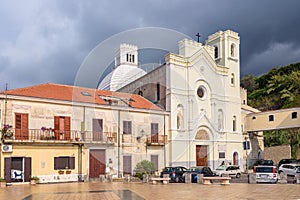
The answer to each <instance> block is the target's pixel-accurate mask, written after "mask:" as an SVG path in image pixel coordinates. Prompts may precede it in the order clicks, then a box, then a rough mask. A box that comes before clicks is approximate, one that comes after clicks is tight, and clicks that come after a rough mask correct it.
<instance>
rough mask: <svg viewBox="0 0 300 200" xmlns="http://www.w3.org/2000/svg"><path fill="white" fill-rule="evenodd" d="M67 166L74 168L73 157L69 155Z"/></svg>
mask: <svg viewBox="0 0 300 200" xmlns="http://www.w3.org/2000/svg"><path fill="white" fill-rule="evenodd" d="M69 168H70V169H75V157H69Z"/></svg>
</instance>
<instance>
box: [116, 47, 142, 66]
mask: <svg viewBox="0 0 300 200" xmlns="http://www.w3.org/2000/svg"><path fill="white" fill-rule="evenodd" d="M122 64H126V65H133V66H138V48H137V46H135V45H130V44H121V45H120V48H119V49H117V50H116V51H115V68H116V67H118V66H120V65H122Z"/></svg>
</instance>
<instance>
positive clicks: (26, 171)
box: [24, 157, 31, 182]
mask: <svg viewBox="0 0 300 200" xmlns="http://www.w3.org/2000/svg"><path fill="white" fill-rule="evenodd" d="M24 168H25V169H24V180H25V182H29V181H30V177H31V158H30V157H29V158H25V167H24Z"/></svg>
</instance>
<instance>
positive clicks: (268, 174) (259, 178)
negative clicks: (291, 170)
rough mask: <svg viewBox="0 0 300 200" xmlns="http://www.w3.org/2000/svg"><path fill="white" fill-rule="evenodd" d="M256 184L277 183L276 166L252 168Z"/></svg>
mask: <svg viewBox="0 0 300 200" xmlns="http://www.w3.org/2000/svg"><path fill="white" fill-rule="evenodd" d="M253 172H254V173H255V177H256V183H277V181H278V170H277V167H276V166H266V165H259V166H256V167H254V169H253Z"/></svg>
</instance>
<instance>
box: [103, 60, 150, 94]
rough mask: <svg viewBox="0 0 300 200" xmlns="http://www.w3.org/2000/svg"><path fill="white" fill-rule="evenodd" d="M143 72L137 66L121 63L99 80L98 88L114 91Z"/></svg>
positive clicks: (143, 72)
mask: <svg viewBox="0 0 300 200" xmlns="http://www.w3.org/2000/svg"><path fill="white" fill-rule="evenodd" d="M145 74H146V72H145V71H144V70H143V69H141V68H138V67H137V66H132V65H126V64H123V65H120V66H118V67H117V68H115V69H114V70H113V71H112V72H110V73H109V74H108V75H107V76H106V77H105V78H104V79H103V80H102V81H101V83H100V84H99V86H98V89H99V90H111V91H116V90H118V89H120V88H121V87H123V86H125V85H127V84H128V83H130V82H132V81H134V80H136V79H138V78H140V77H141V76H144V75H145Z"/></svg>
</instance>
